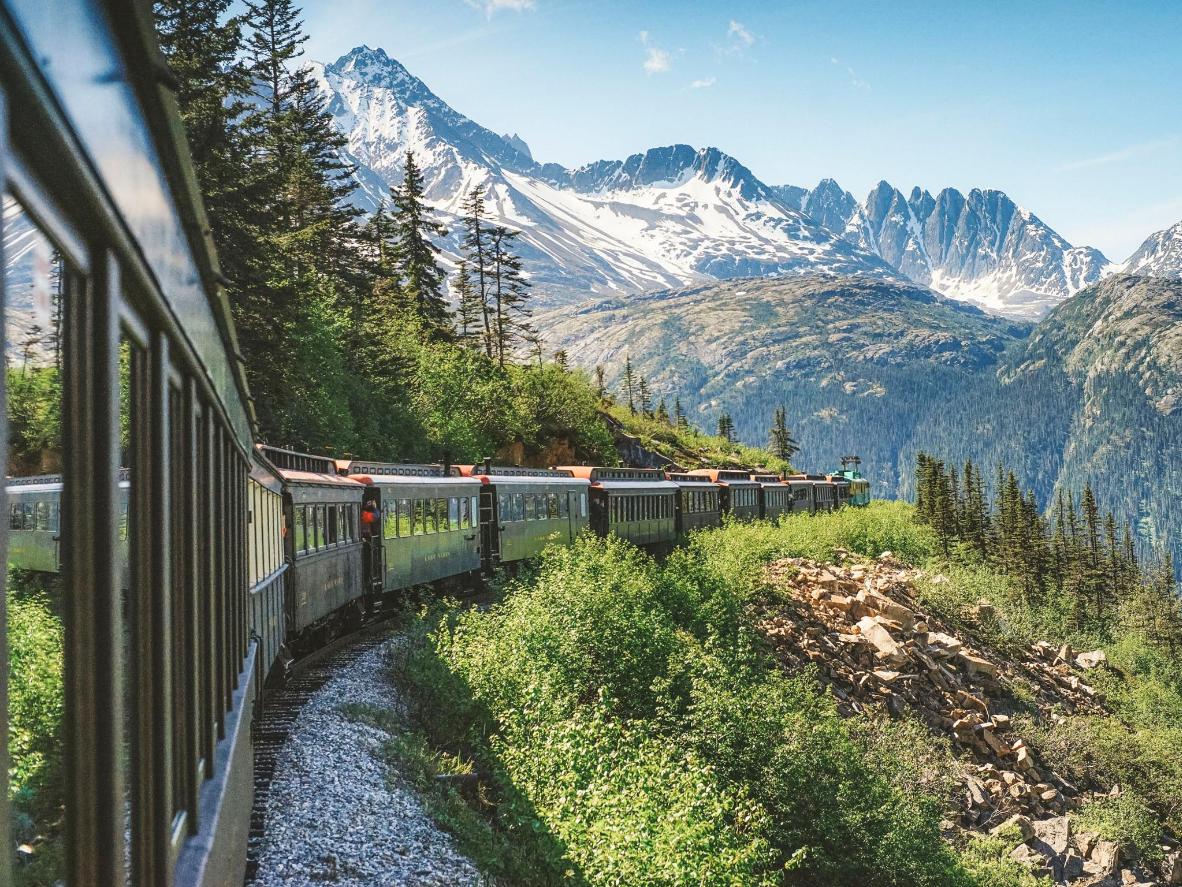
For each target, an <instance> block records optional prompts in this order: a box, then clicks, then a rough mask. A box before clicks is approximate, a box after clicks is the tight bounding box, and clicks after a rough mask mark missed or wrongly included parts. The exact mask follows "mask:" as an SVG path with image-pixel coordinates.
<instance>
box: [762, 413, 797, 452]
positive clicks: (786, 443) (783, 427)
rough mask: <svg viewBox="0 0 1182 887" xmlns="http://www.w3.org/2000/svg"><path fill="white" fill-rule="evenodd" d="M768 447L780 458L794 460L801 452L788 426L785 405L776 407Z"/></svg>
mask: <svg viewBox="0 0 1182 887" xmlns="http://www.w3.org/2000/svg"><path fill="white" fill-rule="evenodd" d="M768 447H769V448H770V449H771V451H772V452H773V453H775V454H776V456H777V457H778V458H779V459H782V460H783V461H785V462H789V463H791V462H792V459H793V457H794V456H796V454H797V453H799V452H800V447H799V446H798V445H797V443H796V439H795V438H794V437H793V436H792V432H791V430H789V428H788V420H787V411H786V410H785V408H784V407H783V406H778V407H776V411H775V414H774V415H773V417H772V428H771V431H770V432H769V434H768Z"/></svg>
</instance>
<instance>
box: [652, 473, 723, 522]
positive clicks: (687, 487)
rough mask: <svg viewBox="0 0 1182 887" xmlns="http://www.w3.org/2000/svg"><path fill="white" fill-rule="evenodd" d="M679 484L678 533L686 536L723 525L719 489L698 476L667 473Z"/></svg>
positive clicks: (706, 479)
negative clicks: (695, 531) (693, 531)
mask: <svg viewBox="0 0 1182 887" xmlns="http://www.w3.org/2000/svg"><path fill="white" fill-rule="evenodd" d="M666 477H667V478H668V479H669V480H670V481H672V482H673V483H675V484H677V487H678V490H677V532H678V534H679V535H682V536H684V535H685V534H686V533H689V532H691V531H692V530H700V529H703V528H706V527H718V526H721V525H722V505H721V501H720V495H719V490H718V487H717V486H715V484H714V483H713V481H711V480H710V479H709V478H706V477H702V476H701V475H697V474H688V473H678V472H673V473H669V472H666Z"/></svg>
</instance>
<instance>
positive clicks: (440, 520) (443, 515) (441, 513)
mask: <svg viewBox="0 0 1182 887" xmlns="http://www.w3.org/2000/svg"><path fill="white" fill-rule="evenodd" d="M435 521H436V524H437V526H438V528H439V532H440V533H446V532H447V531H448V530H450V529H451V525H450V524H448V522H447V500H446V499H436V500H435Z"/></svg>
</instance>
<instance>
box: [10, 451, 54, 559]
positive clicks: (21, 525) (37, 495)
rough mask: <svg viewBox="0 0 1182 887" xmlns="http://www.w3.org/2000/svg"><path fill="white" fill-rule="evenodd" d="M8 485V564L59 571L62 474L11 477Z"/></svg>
mask: <svg viewBox="0 0 1182 887" xmlns="http://www.w3.org/2000/svg"><path fill="white" fill-rule="evenodd" d="M7 486H8V528H9V534H8V564H9V566H11V567H15V568H17V569H21V570H31V571H34V572H37V573H57V572H60V570H61V516H62V513H61V493H62V479H61V476H60V475H47V476H43V477H24V478H9V480H8V481H7Z"/></svg>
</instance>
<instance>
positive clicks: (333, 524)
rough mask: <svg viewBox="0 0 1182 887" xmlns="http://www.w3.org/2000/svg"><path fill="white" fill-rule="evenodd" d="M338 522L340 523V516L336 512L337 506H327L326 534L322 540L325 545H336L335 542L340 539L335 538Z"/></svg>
mask: <svg viewBox="0 0 1182 887" xmlns="http://www.w3.org/2000/svg"><path fill="white" fill-rule="evenodd" d="M339 521H340V514H339V512H338V511H337V506H335V505H330V506H328V524H327V525H326V533H325V539H324V541H325V544H326V545H336V544H337V542H339V541H340V538H339V537H338V536H337V532H338V530H339V529H340V527H339Z"/></svg>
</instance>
